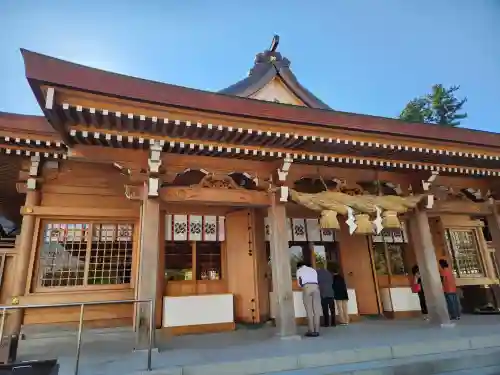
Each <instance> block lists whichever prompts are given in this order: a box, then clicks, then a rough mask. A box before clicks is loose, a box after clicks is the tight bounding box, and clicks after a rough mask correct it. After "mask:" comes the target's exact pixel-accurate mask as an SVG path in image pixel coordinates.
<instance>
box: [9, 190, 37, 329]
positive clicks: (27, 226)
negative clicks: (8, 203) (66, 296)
mask: <svg viewBox="0 0 500 375" xmlns="http://www.w3.org/2000/svg"><path fill="white" fill-rule="evenodd" d="M39 204H40V191H39V190H28V191H27V192H26V202H25V204H24V206H25V210H29V209H32V208H33V207H34V206H38V205H39ZM35 221H36V217H35V216H34V215H24V216H23V220H22V224H21V233H20V238H19V247H18V248H17V249H16V258H15V259H16V260H15V263H14V264H15V271H14V274H15V275H16V277H15V282H14V285H13V287H12V299H13V300H14V299H16V298H18V297H20V296H23V295H24V294H25V292H26V283H27V280H28V269H29V262H30V257H31V249H32V248H33V238H34V234H35ZM23 318H24V311H23V310H15V311H13V312H12V314H11V315H10V316H9V317H8V320H7V325H6V328H7V330H6V332H7V333H8V334H11V335H19V333H20V332H21V325H22V323H23Z"/></svg>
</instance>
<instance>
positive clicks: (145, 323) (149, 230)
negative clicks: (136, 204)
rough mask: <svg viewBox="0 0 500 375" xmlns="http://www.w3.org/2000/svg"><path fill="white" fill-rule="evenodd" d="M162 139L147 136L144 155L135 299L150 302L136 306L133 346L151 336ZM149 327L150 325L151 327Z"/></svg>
mask: <svg viewBox="0 0 500 375" xmlns="http://www.w3.org/2000/svg"><path fill="white" fill-rule="evenodd" d="M163 145H164V141H155V140H150V152H149V158H148V167H149V170H148V182H147V183H145V184H144V192H143V200H142V207H141V225H140V228H141V237H140V249H139V273H138V275H137V284H136V296H137V298H138V299H141V300H144V299H148V300H151V301H153V302H152V303H153V306H152V308H151V306H150V305H149V304H146V303H141V304H139V305H138V307H137V309H136V316H135V319H136V321H135V327H136V332H137V337H136V347H135V349H136V350H144V349H147V348H148V346H149V340H150V336H152V339H153V347H155V348H156V340H155V329H156V324H155V315H156V314H155V312H156V297H157V288H158V282H159V279H158V272H159V271H158V267H159V265H160V264H162V263H161V262H160V223H161V220H160V198H159V192H158V189H159V187H160V178H159V172H160V166H161V163H162V160H161V152H162V150H163ZM151 327H152V329H151Z"/></svg>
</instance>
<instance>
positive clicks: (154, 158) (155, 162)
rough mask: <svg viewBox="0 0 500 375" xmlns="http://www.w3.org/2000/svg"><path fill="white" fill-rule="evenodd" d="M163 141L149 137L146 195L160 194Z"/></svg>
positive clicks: (155, 195)
mask: <svg viewBox="0 0 500 375" xmlns="http://www.w3.org/2000/svg"><path fill="white" fill-rule="evenodd" d="M164 144H165V141H163V140H161V141H155V140H153V139H151V140H150V141H149V150H150V152H149V158H148V167H149V171H148V172H149V173H148V174H149V177H148V197H157V196H159V195H160V193H159V189H160V178H159V174H160V167H161V152H162V150H163V146H164Z"/></svg>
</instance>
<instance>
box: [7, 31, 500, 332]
mask: <svg viewBox="0 0 500 375" xmlns="http://www.w3.org/2000/svg"><path fill="white" fill-rule="evenodd" d="M278 41H279V39H278V38H275V39H274V40H273V44H272V45H271V47H270V48H269V49H268V50H265V51H264V52H262V53H259V54H257V56H256V58H255V62H254V65H253V67H252V68H251V70H250V72H249V74H248V76H247V77H246V78H245V79H243V80H241V81H239V82H237V83H235V84H234V85H232V86H230V87H228V88H226V89H223V90H221V91H220V92H208V91H202V90H195V89H191V88H186V87H180V86H175V85H170V84H166V83H160V82H153V81H148V80H144V79H139V78H135V77H130V76H125V75H120V74H116V73H112V72H107V71H103V70H98V69H94V68H90V67H86V66H83V65H78V64H74V63H71V62H67V61H63V60H60V59H56V58H54V57H50V56H45V55H42V54H39V53H36V52H32V51H27V50H22V51H21V53H22V57H23V60H24V64H25V69H26V78H27V80H28V83H29V85H30V87H31V89H32V91H33V94H34V96H35V98H36V100H37V101H38V103H39V105H40V108H41V109H42V111H43V116H28V115H18V114H11V113H0V151H1V152H0V185H1V186H0V210H1V214H2V216H3V217H4V219H6V220H4V221H9V222H11V223H12V224H13V228H14V229H13V230H11V231H9V230H7V229H6V228H5V226H4V228H3V230H2V241H1V243H0V299H1V301H0V302H1V303H2V304H3V305H12V304H19V305H28V304H30V305H31V304H53V303H66V302H85V301H109V300H122V299H129V300H132V299H153V300H154V301H155V316H154V324H155V325H156V327H157V328H163V329H165V330H169V331H170V332H171V333H172V334H186V333H204V332H219V331H228V330H234V329H235V324H237V323H245V324H262V323H265V322H267V321H269V320H274V322H275V324H276V326H277V330H278V332H279V333H280V334H281V335H284V336H286V335H294V334H295V333H296V325H297V324H300V323H301V321H302V320H303V318H304V317H305V311H304V307H303V305H302V300H301V294H300V291H299V288H298V286H297V283H296V281H295V280H294V277H295V272H296V263H297V261H299V260H306V261H309V262H311V263H312V264H313V266H315V267H317V268H319V267H326V264H327V263H328V262H333V263H335V264H337V265H338V267H340V270H341V273H342V274H343V275H344V277H345V279H346V282H347V286H348V292H349V296H350V299H349V304H348V308H349V314H350V315H351V317H352V320H353V322H354V323H353V324H355V321H356V320H358V319H360V318H362V317H363V316H386V317H387V318H390V319H398V318H402V317H410V316H418V315H419V314H420V308H419V302H418V298H417V296H416V295H415V294H413V293H412V291H411V287H410V276H409V274H410V271H411V268H412V266H414V265H416V264H418V265H419V266H420V270H421V273H422V278H423V283H424V289H425V291H426V297H427V300H428V304H429V308H430V315H431V319H432V320H433V321H434V322H435V323H437V324H447V323H449V318H448V314H447V313H446V304H445V300H444V296H443V293H442V289H441V282H440V278H439V272H438V263H437V262H438V260H439V259H448V261H449V263H450V265H452V267H453V271H454V275H455V277H456V281H457V284H458V286H459V287H460V291H461V293H460V295H461V299H462V305H463V310H464V313H473V312H474V311H477V309H478V308H481V307H483V306H485V305H488V304H489V306H494V308H498V302H500V293H499V292H498V283H499V281H498V279H499V272H498V262H497V258H498V256H497V255H496V254H497V252H498V251H500V219H499V216H498V215H499V214H498V209H497V208H498V202H496V197H497V192H499V190H498V188H499V187H500V185H499V183H498V181H499V179H500V177H499V175H500V161H499V157H500V134H495V133H487V132H481V131H474V130H469V129H463V128H452V127H445V126H440V125H432V124H413V123H406V122H403V121H400V120H396V119H390V118H382V117H376V116H370V115H363V114H354V113H345V112H341V111H338V110H336V109H335V103H330V105H331V106H332V107H330V106H329V105H327V104H325V103H324V102H323V101H321V100H320V99H319V98H317V97H316V96H315V95H314V94H313V93H312V92H311V91H309V90H308V89H306V88H305V87H304V86H302V84H301V83H300V82H299V80H298V79H297V77H296V76H295V75H294V74H293V72H292V70H291V67H290V65H291V63H290V61H289V60H288V59H287V58H285V57H284V56H283V55H282V54H281V53H280V52H278V49H277V48H278ZM20 84H22V82H20ZM312 89H313V88H312ZM78 319H79V308H47V309H45V310H43V311H39V310H34V309H25V310H24V311H20V312H18V313H12V314H9V316H8V317H7V328H8V329H9V331H10V333H14V334H15V333H19V331H20V330H21V329H22V326H23V325H26V326H27V325H34V324H55V325H60V324H77V323H78ZM149 319H150V316H149V314H148V310H147V309H145V308H134V307H133V305H132V304H130V305H108V306H104V305H99V306H91V307H88V308H87V309H86V312H85V317H84V320H85V325H86V326H94V327H113V326H134V327H135V328H136V329H137V330H138V331H141V330H142V331H143V332H145V330H147V327H148V322H149Z"/></svg>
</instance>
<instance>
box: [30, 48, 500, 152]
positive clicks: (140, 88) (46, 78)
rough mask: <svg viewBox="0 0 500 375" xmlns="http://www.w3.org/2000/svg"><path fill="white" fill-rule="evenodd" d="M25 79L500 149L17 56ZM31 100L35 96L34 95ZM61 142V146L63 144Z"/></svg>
mask: <svg viewBox="0 0 500 375" xmlns="http://www.w3.org/2000/svg"><path fill="white" fill-rule="evenodd" d="M21 51H22V55H23V58H24V64H25V70H26V78H27V79H28V81H30V83H32V88H33V86H34V85H35V83H36V84H40V83H45V84H48V85H53V86H59V87H65V88H71V89H74V90H79V91H84V92H90V93H96V94H99V95H105V96H109V97H115V98H124V99H130V100H135V101H139V102H143V103H152V104H159V105H166V106H172V107H176V108H186V109H194V110H197V111H201V112H208V113H217V114H223V115H230V116H242V117H247V118H254V119H259V120H265V121H267V120H273V121H280V122H283V123H290V124H300V125H304V126H310V127H323V126H324V127H326V128H328V129H337V130H346V131H352V132H360V133H364V134H382V135H388V136H398V137H406V138H409V139H412V138H415V139H420V140H425V141H429V140H431V141H438V142H444V143H456V144H469V145H474V146H488V147H494V148H498V147H500V134H497V133H492V132H486V131H478V130H472V129H465V128H450V127H444V126H442V125H434V124H414V123H408V122H404V121H401V120H397V119H392V118H385V117H377V116H370V115H361V114H354V113H348V112H339V111H333V110H321V109H316V108H307V107H302V106H293V105H283V104H277V103H272V102H265V101H259V100H251V99H247V98H241V97H237V96H230V95H224V94H220V93H213V92H207V91H201V90H196V89H191V88H187V87H182V86H175V85H171V84H165V83H160V82H154V81H148V80H144V79H140V78H135V77H131V76H125V75H122V74H117V73H111V72H107V71H103V70H99V69H95V68H90V67H86V66H83V65H79V64H74V63H71V62H68V61H64V60H60V59H56V58H54V57H50V56H45V55H42V54H38V53H35V52H30V51H27V50H24V49H23V50H21ZM34 92H35V95H36V90H35V89H34ZM64 141H65V142H66V140H64Z"/></svg>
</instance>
